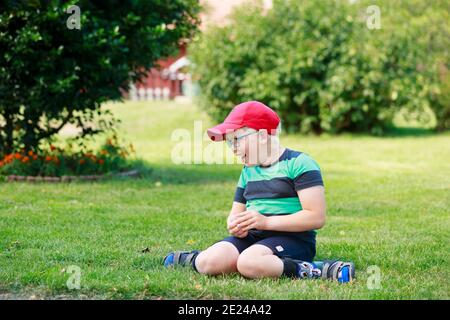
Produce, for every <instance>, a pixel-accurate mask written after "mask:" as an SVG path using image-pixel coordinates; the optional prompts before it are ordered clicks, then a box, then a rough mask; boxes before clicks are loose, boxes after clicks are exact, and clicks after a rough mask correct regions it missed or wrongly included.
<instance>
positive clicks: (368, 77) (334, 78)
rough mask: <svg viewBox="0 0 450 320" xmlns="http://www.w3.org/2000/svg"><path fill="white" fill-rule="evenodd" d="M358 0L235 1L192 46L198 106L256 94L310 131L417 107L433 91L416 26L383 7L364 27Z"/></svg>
mask: <svg viewBox="0 0 450 320" xmlns="http://www.w3.org/2000/svg"><path fill="white" fill-rule="evenodd" d="M394 2H395V1H394ZM422 2H423V1H422ZM380 3H382V4H380V5H381V8H385V6H384V4H386V6H387V5H388V4H389V3H390V2H380ZM403 3H404V2H403ZM423 3H425V2H423ZM427 4H429V3H427ZM367 5H368V3H366V2H356V3H353V4H352V3H350V2H349V1H347V0H342V1H339V0H338V1H328V0H315V1H312V0H310V1H295V0H278V1H277V0H275V1H274V3H273V8H272V9H271V10H269V11H268V12H267V13H263V9H262V6H261V3H260V2H255V3H253V4H251V5H247V6H243V7H240V8H238V9H237V10H236V11H235V12H234V14H233V15H232V17H231V23H230V24H229V25H227V26H224V27H214V28H211V29H210V30H208V31H207V32H206V33H205V34H203V35H202V36H201V37H199V38H198V40H197V41H196V42H195V45H194V46H192V47H191V50H190V55H191V58H192V60H193V62H194V63H193V72H194V75H195V77H196V78H197V79H198V82H199V84H200V87H201V90H202V95H201V104H202V106H203V107H204V108H205V109H206V111H207V112H208V113H209V114H210V115H211V116H213V117H214V118H215V119H216V120H217V121H220V120H223V118H224V117H225V116H226V115H227V114H228V112H229V111H230V109H231V108H232V107H233V106H234V105H236V104H238V103H240V102H242V101H245V100H260V101H262V102H264V103H266V104H267V105H269V106H270V107H272V108H274V109H275V110H276V111H277V112H278V113H279V115H280V116H281V119H282V121H283V127H284V129H286V130H287V131H301V132H311V131H312V132H315V133H321V132H343V131H350V132H371V133H375V134H380V133H382V132H383V131H384V130H385V129H386V128H387V127H390V126H391V125H392V120H393V118H394V115H395V114H396V113H397V112H398V110H399V109H400V108H407V109H408V110H409V113H410V114H411V113H413V112H415V113H417V114H419V115H422V114H423V113H424V110H425V109H426V108H427V107H431V104H432V102H433V99H432V97H433V95H434V96H436V93H438V92H439V89H438V87H439V84H438V83H437V82H436V80H435V75H436V71H435V70H436V68H435V65H433V64H432V63H431V62H433V61H431V60H430V57H429V51H428V49H427V47H426V45H425V43H426V41H423V43H417V41H416V38H417V31H418V27H417V26H414V27H413V28H409V25H408V24H406V22H407V21H405V20H402V21H400V22H397V21H395V20H394V19H390V17H389V15H383V16H382V17H383V20H382V23H383V24H382V29H381V30H369V29H368V28H367V27H366V18H367V14H366V8H367ZM391 6H393V5H391ZM398 6H399V4H398V2H397V7H398ZM393 11H395V6H394V9H393ZM404 11H405V10H404ZM383 12H385V11H383ZM392 14H394V13H392ZM405 16H406V17H408V16H407V15H402V16H401V17H402V18H403V19H407V18H405ZM410 16H411V15H410ZM447 28H448V27H447Z"/></svg>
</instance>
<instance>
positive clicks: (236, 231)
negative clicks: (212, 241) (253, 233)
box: [227, 211, 248, 238]
mask: <svg viewBox="0 0 450 320" xmlns="http://www.w3.org/2000/svg"><path fill="white" fill-rule="evenodd" d="M244 212H245V211H244ZM244 212H239V213H235V214H230V215H229V216H228V219H227V229H228V232H229V233H230V234H231V235H232V236H235V237H238V238H245V237H246V236H247V234H248V231H243V230H241V229H240V228H236V225H235V224H234V221H235V220H236V218H237V217H238V216H240V215H242V213H244Z"/></svg>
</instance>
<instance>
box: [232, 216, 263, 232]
mask: <svg viewBox="0 0 450 320" xmlns="http://www.w3.org/2000/svg"><path fill="white" fill-rule="evenodd" d="M267 219H268V218H267V217H266V216H264V215H262V214H260V213H259V212H258V211H244V212H240V213H238V214H236V215H234V216H233V217H232V218H231V219H229V223H228V230H229V231H230V233H231V234H233V235H235V234H243V233H245V234H247V233H248V230H250V229H253V228H254V229H257V230H264V229H265V226H266V224H267ZM230 220H231V221H230Z"/></svg>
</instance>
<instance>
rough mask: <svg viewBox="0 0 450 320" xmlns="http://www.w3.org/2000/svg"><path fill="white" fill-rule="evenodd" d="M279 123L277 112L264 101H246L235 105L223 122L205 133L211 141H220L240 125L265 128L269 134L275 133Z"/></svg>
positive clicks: (240, 126)
mask: <svg viewBox="0 0 450 320" xmlns="http://www.w3.org/2000/svg"><path fill="white" fill-rule="evenodd" d="M279 124H280V118H279V117H278V115H277V113H276V112H275V111H273V110H272V109H270V108H269V107H268V106H266V105H265V104H264V103H261V102H259V101H247V102H244V103H241V104H238V105H237V106H235V107H234V108H233V110H231V112H230V114H229V115H228V116H227V117H226V118H225V120H224V121H223V123H221V124H219V125H217V126H215V127H212V128H210V129H208V131H207V133H208V136H209V137H210V138H211V140H213V141H222V140H224V139H225V134H226V133H230V132H232V131H234V130H237V129H239V128H242V127H248V128H252V129H255V130H261V129H266V130H267V132H268V133H269V134H271V135H275V134H276V129H277V127H278V125H279Z"/></svg>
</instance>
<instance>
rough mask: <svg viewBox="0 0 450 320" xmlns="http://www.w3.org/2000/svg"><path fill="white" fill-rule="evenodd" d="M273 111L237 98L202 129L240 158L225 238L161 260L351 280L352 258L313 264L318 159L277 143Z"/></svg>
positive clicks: (320, 190)
mask: <svg viewBox="0 0 450 320" xmlns="http://www.w3.org/2000/svg"><path fill="white" fill-rule="evenodd" d="M279 125H280V119H279V117H278V115H277V114H276V113H275V111H273V110H272V109H270V108H269V107H267V106H266V105H264V104H263V103H261V102H258V101H249V102H244V103H241V104H239V105H237V106H236V107H234V109H233V110H232V111H231V112H230V114H229V115H228V116H227V118H226V119H225V121H224V122H223V123H222V124H219V125H217V126H215V127H213V128H211V129H209V130H208V135H209V137H210V138H211V139H212V140H213V141H222V140H225V141H226V142H227V143H228V145H229V146H230V147H231V148H232V150H233V152H234V154H235V155H236V156H238V157H240V158H241V160H242V162H243V164H244V167H243V169H242V172H241V175H240V178H239V182H238V185H237V189H236V193H235V196H234V201H233V205H232V208H231V212H230V214H229V216H228V219H227V227H228V231H229V232H230V234H231V235H230V236H229V237H227V238H225V239H223V240H222V241H219V242H217V243H215V244H213V245H212V246H211V247H209V248H207V249H206V250H204V251H197V250H194V251H190V252H183V251H175V252H171V253H169V255H167V256H166V257H165V259H164V266H166V267H168V266H173V265H177V264H179V265H183V266H188V265H189V266H192V268H193V269H194V270H196V271H197V272H200V273H202V274H207V275H218V274H228V273H233V272H239V273H240V274H242V275H243V276H244V277H246V278H262V277H280V276H288V277H295V278H319V277H322V278H330V279H333V280H337V281H339V282H348V281H351V280H352V279H353V277H354V272H355V268H354V265H353V263H345V262H342V261H336V260H334V261H333V260H331V261H322V262H313V258H314V256H315V253H316V240H315V236H316V232H315V229H320V228H322V227H323V226H324V224H325V211H326V206H325V193H324V186H323V181H322V176H321V173H320V168H319V166H318V164H317V163H316V162H315V161H314V160H313V159H312V158H311V157H309V156H308V155H307V154H305V153H302V152H298V151H294V150H290V149H288V148H285V147H283V146H282V145H280V143H279V139H278V131H279V130H278V128H279Z"/></svg>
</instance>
